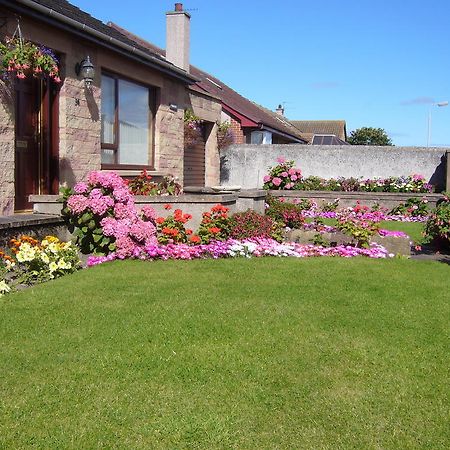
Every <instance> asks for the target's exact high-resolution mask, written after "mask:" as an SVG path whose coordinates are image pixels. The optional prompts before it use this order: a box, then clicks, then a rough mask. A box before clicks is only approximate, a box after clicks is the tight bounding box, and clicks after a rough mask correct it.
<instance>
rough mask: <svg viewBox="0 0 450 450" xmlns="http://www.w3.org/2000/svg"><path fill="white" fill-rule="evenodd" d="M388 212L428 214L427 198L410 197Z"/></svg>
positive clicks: (394, 213)
mask: <svg viewBox="0 0 450 450" xmlns="http://www.w3.org/2000/svg"><path fill="white" fill-rule="evenodd" d="M389 214H392V215H403V216H410V217H423V216H426V215H428V200H427V199H425V198H418V197H412V198H409V199H408V200H406V202H405V203H400V205H398V206H396V207H395V208H393V209H392V210H391V211H390V212H389Z"/></svg>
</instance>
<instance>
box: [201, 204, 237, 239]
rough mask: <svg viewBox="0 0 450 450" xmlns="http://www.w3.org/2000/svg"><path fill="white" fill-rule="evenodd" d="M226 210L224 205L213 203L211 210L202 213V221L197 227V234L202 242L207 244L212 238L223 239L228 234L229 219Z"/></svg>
mask: <svg viewBox="0 0 450 450" xmlns="http://www.w3.org/2000/svg"><path fill="white" fill-rule="evenodd" d="M228 211H229V209H228V208H227V207H226V206H223V205H215V206H213V207H212V208H211V211H209V212H204V213H203V214H202V221H201V222H200V226H199V228H198V236H199V238H200V241H201V243H202V244H208V243H209V242H211V241H212V240H215V241H223V240H225V239H227V238H228V237H229V236H230V227H231V221H230V218H229V217H228Z"/></svg>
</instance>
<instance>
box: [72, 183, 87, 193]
mask: <svg viewBox="0 0 450 450" xmlns="http://www.w3.org/2000/svg"><path fill="white" fill-rule="evenodd" d="M73 190H74V191H75V192H76V193H77V194H84V193H86V192H87V190H88V185H87V184H86V183H77V184H76V185H75V187H74V188H73Z"/></svg>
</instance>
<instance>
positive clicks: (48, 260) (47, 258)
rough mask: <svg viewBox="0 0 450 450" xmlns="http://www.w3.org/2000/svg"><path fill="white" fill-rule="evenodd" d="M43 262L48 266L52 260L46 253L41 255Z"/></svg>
mask: <svg viewBox="0 0 450 450" xmlns="http://www.w3.org/2000/svg"><path fill="white" fill-rule="evenodd" d="M41 260H42V262H43V263H44V264H48V263H49V262H50V258H49V257H48V255H47V253H44V252H42V253H41Z"/></svg>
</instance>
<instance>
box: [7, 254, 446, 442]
mask: <svg viewBox="0 0 450 450" xmlns="http://www.w3.org/2000/svg"><path fill="white" fill-rule="evenodd" d="M449 275H450V268H449V267H448V266H447V265H445V264H441V263H437V262H429V261H426V262H424V261H413V260H399V259H394V260H382V261H380V260H369V259H360V258H358V259H357V258H355V259H343V258H342V259H332V258H329V259H326V258H315V259H313V258H311V259H290V258H284V259H281V258H280V259H277V258H261V259H251V260H249V259H240V260H235V259H233V260H231V259H225V260H217V261H215V260H197V261H187V262H180V261H168V262H164V261H159V262H153V263H151V262H140V261H126V262H114V263H109V264H105V265H102V266H98V267H94V268H92V269H88V270H84V271H82V272H79V273H77V274H75V275H72V276H67V277H65V278H62V279H59V280H56V281H54V282H52V283H47V284H43V285H40V286H37V287H34V288H31V289H29V290H26V291H23V292H20V293H17V294H13V295H10V296H8V297H5V298H3V299H1V300H0V309H1V311H0V321H1V327H0V345H1V352H0V367H1V368H2V369H1V371H0V383H1V392H2V394H1V397H0V408H1V410H0V417H1V420H0V448H14V449H19V448H29V447H36V448H45V449H50V448H55V449H56V448H58V449H62V448H73V449H81V448H167V449H182V448H183V449H184V448H198V449H216V448H236V449H275V448H279V449H325V448H357V449H362V448H364V449H365V448H387V449H399V448H402V449H405V448H430V449H431V448H433V449H434V448H436V449H439V448H442V449H444V448H449V446H450V436H449V427H448V419H449V398H448V395H449V390H448V363H449V358H448V348H449V345H448V344H449V340H448V330H449V325H450V324H449V312H450V311H449V300H450V290H449Z"/></svg>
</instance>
